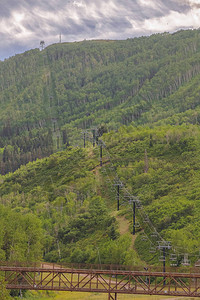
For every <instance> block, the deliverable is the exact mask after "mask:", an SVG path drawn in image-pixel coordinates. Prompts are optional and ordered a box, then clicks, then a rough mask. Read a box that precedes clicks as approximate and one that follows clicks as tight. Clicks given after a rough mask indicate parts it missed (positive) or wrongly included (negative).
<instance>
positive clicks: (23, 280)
mask: <svg viewBox="0 0 200 300" xmlns="http://www.w3.org/2000/svg"><path fill="white" fill-rule="evenodd" d="M101 268H103V266H101ZM184 270H186V271H184V272H183V271H182V270H178V269H176V271H174V272H169V271H167V272H162V271H155V270H152V269H150V268H149V269H147V268H145V271H144V268H143V270H142V269H141V270H113V269H110V270H106V269H104V270H101V269H100V268H99V269H92V268H90V269H85V268H81V269H78V268H74V267H63V266H59V265H50V264H43V265H40V264H39V265H34V266H20V265H15V266H11V265H6V264H4V265H1V266H0V272H1V274H3V273H4V275H5V280H6V283H7V288H8V289H26V290H52V291H71V292H99V293H107V294H108V299H111V300H116V299H117V294H143V295H168V296H184V297H200V272H199V269H198V268H195V269H194V270H191V269H184Z"/></svg>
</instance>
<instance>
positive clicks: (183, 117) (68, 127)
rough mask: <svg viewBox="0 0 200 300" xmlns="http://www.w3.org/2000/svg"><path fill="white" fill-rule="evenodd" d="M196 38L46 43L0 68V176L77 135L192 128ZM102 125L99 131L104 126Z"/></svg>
mask: <svg viewBox="0 0 200 300" xmlns="http://www.w3.org/2000/svg"><path fill="white" fill-rule="evenodd" d="M199 61H200V31H199V30H187V31H179V32H177V33H175V34H168V33H164V34H156V35H152V36H150V37H141V38H134V39H128V40H126V41H103V40H102V41H83V42H79V43H63V44H54V45H51V46H49V47H47V48H46V49H44V50H43V51H41V52H40V51H39V49H35V50H31V51H28V52H25V53H24V54H20V55H16V56H15V57H12V58H10V59H7V60H5V61H4V62H0V91H1V92H0V105H1V110H0V137H1V138H0V172H1V174H6V173H8V172H9V171H14V170H16V169H18V168H19V166H20V165H22V164H26V163H27V162H29V161H33V160H35V159H36V158H43V157H47V156H49V155H50V154H52V153H54V152H56V151H58V150H61V149H64V148H65V147H67V146H69V145H80V143H81V142H80V133H81V131H82V130H83V129H88V128H96V127H97V128H98V127H99V126H100V125H101V124H106V128H107V129H109V130H110V129H115V130H116V129H118V128H119V127H120V126H121V125H122V124H124V125H128V124H130V123H132V124H133V125H143V124H148V125H149V126H150V125H151V124H155V125H158V126H159V125H162V124H163V125H164V124H171V125H173V124H182V123H187V124H188V123H191V124H198V123H199V110H200V108H199V76H200V64H199ZM104 126H105V125H104Z"/></svg>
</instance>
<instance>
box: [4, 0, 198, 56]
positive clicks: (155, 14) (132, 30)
mask: <svg viewBox="0 0 200 300" xmlns="http://www.w3.org/2000/svg"><path fill="white" fill-rule="evenodd" d="M185 27H194V28H199V27H200V0H167V1H166V0H157V1H155V0H126V1H123V0H107V1H106V0H67V1H63V0H48V1H47V0H43V1H41V0H29V1H25V0H19V1H15V0H7V1H6V4H1V3H0V36H1V37H3V39H4V40H3V42H2V43H1V45H0V58H2V57H3V54H2V53H3V52H5V53H6V49H8V48H9V50H10V51H11V49H13V50H12V51H13V54H15V49H18V48H17V46H16V47H15V46H14V45H15V44H16V45H23V46H24V49H25V48H26V50H27V48H31V47H38V45H39V41H40V40H42V39H44V40H45V42H46V44H47V45H48V44H50V43H55V42H57V41H58V35H59V33H60V32H61V33H62V40H63V41H75V40H83V39H91V38H95V39H100V38H105V39H123V38H124V39H126V38H127V37H134V36H138V35H145V34H150V33H154V32H163V31H174V30H177V29H178V28H185ZM20 49H21V48H20ZM17 51H18V50H17Z"/></svg>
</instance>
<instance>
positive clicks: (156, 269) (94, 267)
mask: <svg viewBox="0 0 200 300" xmlns="http://www.w3.org/2000/svg"><path fill="white" fill-rule="evenodd" d="M1 266H2V267H21V268H23V267H25V268H35V269H45V270H46V269H49V270H52V269H75V270H102V271H103V270H107V271H109V270H111V271H138V272H146V273H151V272H161V273H163V269H162V267H161V266H147V265H145V266H126V265H115V264H82V263H48V262H16V261H15V262H13V261H6V262H5V261H0V267H1ZM165 272H166V273H167V272H169V273H187V274H188V273H195V274H198V273H200V267H188V266H187V267H186V266H182V267H167V266H166V268H165Z"/></svg>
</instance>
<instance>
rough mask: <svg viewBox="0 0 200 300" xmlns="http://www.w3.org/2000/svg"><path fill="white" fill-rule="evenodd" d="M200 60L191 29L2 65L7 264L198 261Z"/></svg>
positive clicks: (0, 151) (2, 221)
mask: <svg viewBox="0 0 200 300" xmlns="http://www.w3.org/2000/svg"><path fill="white" fill-rule="evenodd" d="M199 61H200V31H199V30H188V31H179V32H177V33H175V34H168V33H164V34H156V35H152V36H150V37H141V38H135V39H128V40H126V41H103V40H102V41H83V42H80V43H63V44H61V43H60V44H55V45H51V46H49V47H47V48H46V49H44V50H43V51H39V49H35V50H31V51H28V52H26V53H24V54H20V55H16V56H15V57H12V58H9V59H7V60H5V61H3V62H0V91H1V92H0V105H1V110H0V136H1V139H0V173H1V175H0V216H1V218H0V231H1V235H0V260H9V261H16V260H19V261H39V260H42V259H43V260H45V261H49V262H73V263H112V264H127V265H132V266H133V265H137V264H140V263H141V261H143V263H144V261H145V262H146V263H149V264H151V263H154V264H159V256H160V253H159V251H157V250H158V249H157V248H156V247H157V246H156V245H157V242H158V241H159V240H160V239H164V240H167V241H170V242H171V245H172V248H171V250H170V251H169V253H168V254H169V255H168V258H167V259H168V261H167V263H168V264H170V255H171V254H173V255H176V264H177V265H179V264H181V262H182V261H183V260H184V258H185V257H187V255H186V254H187V253H188V254H189V256H190V260H191V263H194V262H195V261H196V260H198V258H199V249H200V237H199V224H200V217H199V216H200V214H199V210H200V188H199V177H200V129H199V122H200V101H199V98H200V88H199V79H200V64H199ZM101 156H102V157H101ZM118 187H120V189H119V190H117V188H118ZM118 199H119V206H120V210H119V211H117V200H118ZM134 199H135V200H134ZM136 199H137V201H136ZM131 201H132V202H131ZM133 201H136V204H137V205H136V225H135V229H136V238H135V237H134V238H133V237H132V235H131V231H132V228H133V220H132V213H133V211H132V206H131V203H133ZM122 220H125V221H127V222H128V224H129V228H128V229H127V230H126V232H124V233H123V234H122V233H121V230H120V221H122ZM150 250H155V251H150Z"/></svg>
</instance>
